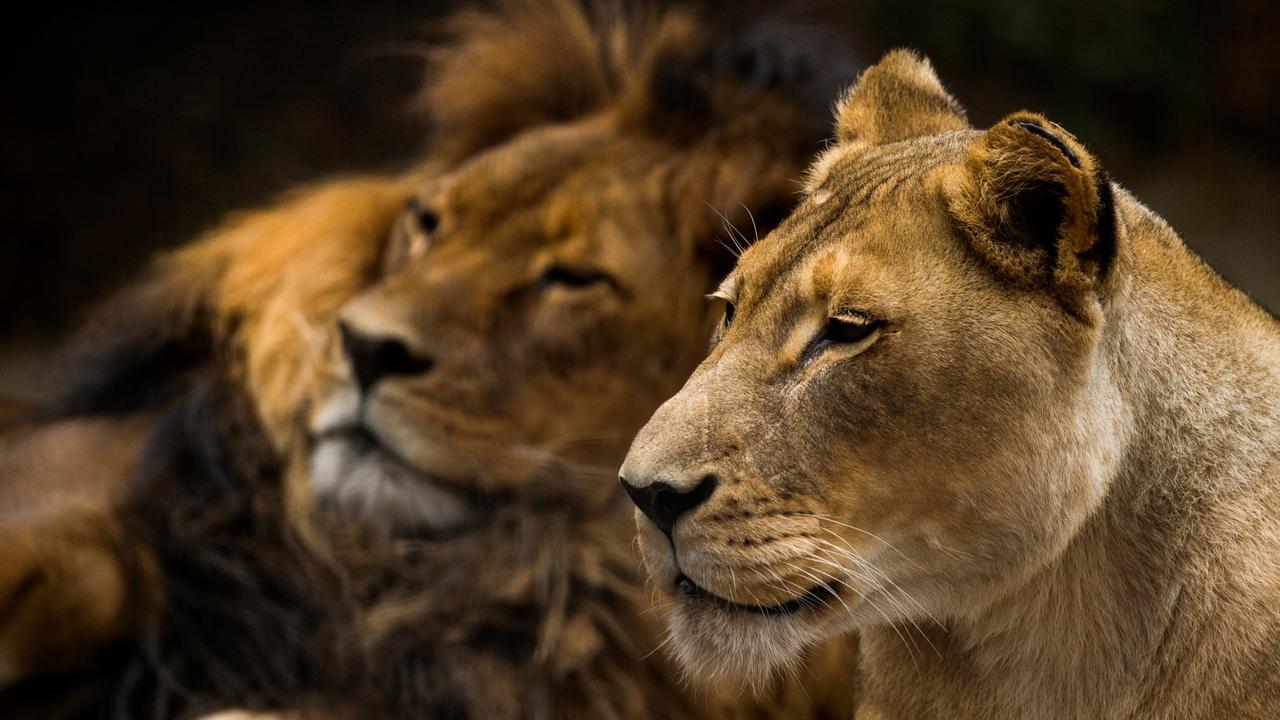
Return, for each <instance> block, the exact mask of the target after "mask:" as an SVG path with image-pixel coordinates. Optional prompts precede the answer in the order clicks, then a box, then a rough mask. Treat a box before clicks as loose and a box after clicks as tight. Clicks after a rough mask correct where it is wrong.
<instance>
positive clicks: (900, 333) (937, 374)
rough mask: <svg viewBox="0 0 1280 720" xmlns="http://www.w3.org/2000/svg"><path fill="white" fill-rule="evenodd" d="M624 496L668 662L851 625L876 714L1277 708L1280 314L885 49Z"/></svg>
mask: <svg viewBox="0 0 1280 720" xmlns="http://www.w3.org/2000/svg"><path fill="white" fill-rule="evenodd" d="M837 114H838V118H837V135H838V137H839V142H838V143H837V144H836V145H835V146H833V147H832V148H831V149H830V150H828V151H827V152H826V153H825V154H824V155H823V156H822V157H821V159H819V160H818V161H817V163H816V164H815V165H814V167H813V169H812V170H811V172H810V177H809V182H808V185H807V188H806V196H805V199H804V200H803V201H802V203H801V204H800V206H799V207H798V209H797V210H796V211H795V213H793V214H792V215H791V217H789V218H788V219H786V220H785V221H783V222H782V223H781V224H780V225H779V227H778V228H777V229H776V230H775V231H774V232H773V233H772V234H771V235H769V236H768V237H766V238H765V239H764V240H762V241H760V242H759V243H757V244H755V245H754V246H753V247H752V248H751V249H749V250H748V251H747V252H746V253H745V254H744V255H743V256H742V258H741V259H740V261H739V262H738V264H737V267H736V268H735V269H734V271H733V272H732V273H731V275H730V276H729V278H728V279H727V280H726V281H725V283H724V284H723V285H722V286H721V288H720V290H719V292H718V294H719V296H720V297H722V298H724V300H725V301H726V303H727V306H726V311H725V314H724V318H723V322H722V329H721V330H720V332H719V336H718V340H717V341H716V342H715V344H714V347H713V349H712V351H711V353H710V355H709V357H708V358H707V359H706V360H705V361H704V362H703V363H702V365H701V366H700V367H699V368H698V369H697V371H696V372H694V374H693V375H692V377H691V378H690V379H689V380H688V382H687V383H686V385H685V386H684V389H683V390H681V391H680V393H679V394H677V395H676V396H675V397H673V398H672V399H671V400H669V401H668V402H667V403H666V404H664V405H663V406H662V408H661V409H659V410H658V412H657V413H656V414H655V415H654V416H653V418H652V419H651V420H650V421H649V424H648V425H647V426H646V427H645V428H644V429H643V430H642V431H641V432H640V433H639V435H637V437H636V439H635V441H634V444H633V446H632V448H631V452H630V454H629V455H628V457H627V459H626V462H625V463H624V465H623V468H622V471H621V475H622V478H623V482H624V484H625V486H626V488H627V490H628V492H629V493H630V494H631V496H632V497H633V498H634V500H635V502H636V504H637V505H638V507H639V512H638V513H637V522H638V525H639V533H640V543H641V547H642V554H643V555H644V558H645V561H646V563H647V565H648V567H649V569H650V571H651V573H652V575H653V578H654V579H655V581H656V582H657V583H658V585H659V586H660V587H662V588H664V589H665V590H667V591H668V593H670V594H671V596H672V597H671V607H670V613H669V616H670V623H671V630H672V634H673V638H674V642H673V645H674V649H675V654H676V655H677V656H679V658H680V660H681V661H682V662H683V663H684V665H685V666H687V667H688V668H690V670H691V671H692V672H695V673H697V674H699V675H702V676H708V677H714V676H717V675H724V674H728V675H733V676H738V677H742V676H745V677H758V676H760V675H761V674H763V673H766V672H769V671H770V670H771V669H773V668H776V667H778V666H785V665H787V664H788V663H791V662H793V661H794V659H795V657H796V656H797V653H799V652H801V650H802V649H803V648H804V647H806V646H808V645H810V644H811V643H814V642H820V641H823V640H825V639H827V638H830V637H831V636H832V635H833V634H835V633H839V632H847V631H849V630H857V631H859V633H860V634H861V660H860V668H861V672H862V674H863V681H862V691H863V696H862V700H861V704H860V707H859V709H858V712H857V717H858V718H859V720H873V719H874V720H890V719H892V720H924V719H928V718H938V719H942V718H947V719H951V718H984V719H992V718H1044V719H1049V718H1080V719H1084V718H1089V719H1092V720H1100V719H1105V718H1116V719H1119V718H1131V719H1133V720H1137V719H1139V718H1141V719H1143V720H1148V719H1154V718H1168V719H1172V718H1181V719H1192V718H1199V719H1205V720H1208V719H1210V718H1259V719H1261V718H1275V717H1280V324H1278V323H1277V321H1276V319H1275V318H1274V317H1272V316H1270V315H1268V314H1267V312H1266V311H1264V310H1263V309H1262V308H1261V307H1259V306H1258V305H1256V304H1254V303H1253V302H1251V301H1250V300H1249V298H1248V297H1246V296H1245V295H1244V294H1243V293H1241V292H1240V291H1239V290H1237V289H1235V288H1233V287H1231V286H1230V285H1229V284H1227V283H1226V282H1225V281H1224V280H1223V279H1222V278H1220V277H1219V276H1218V275H1216V274H1215V273H1214V272H1213V271H1212V270H1211V269H1209V268H1208V267H1207V266H1206V265H1205V264H1204V263H1203V262H1202V261H1201V260H1200V259H1199V258H1197V257H1196V256H1195V255H1194V254H1193V253H1192V252H1191V251H1190V250H1188V249H1187V247H1186V246H1185V245H1184V244H1183V243H1182V242H1181V240H1179V238H1178V236H1177V235H1176V234H1175V233H1174V232H1173V231H1172V230H1171V229H1170V228H1169V227H1168V226H1167V225H1165V223H1164V222H1162V221H1161V220H1160V218H1158V217H1157V216H1156V215H1155V214H1154V213H1152V212H1151V211H1150V210H1148V209H1147V208H1146V207H1144V206H1143V205H1142V204H1140V203H1139V202H1137V201H1136V200H1135V199H1133V197H1131V196H1130V195H1129V194H1128V193H1127V192H1125V191H1124V190H1123V189H1122V188H1121V187H1120V186H1118V185H1116V184H1114V183H1112V182H1111V181H1110V180H1109V179H1108V177H1107V175H1106V174H1105V173H1104V172H1103V170H1102V169H1101V167H1100V166H1099V164H1098V161H1097V160H1096V159H1095V158H1094V156H1092V155H1091V154H1090V153H1089V151H1088V150H1086V149H1085V147H1084V146H1083V145H1082V144H1081V143H1080V142H1079V141H1078V140H1076V139H1075V138H1074V137H1073V136H1072V135H1071V134H1069V133H1068V132H1066V131H1065V130H1063V129H1062V128H1060V127H1058V126H1057V125H1054V124H1053V123H1051V122H1049V121H1048V120H1046V119H1045V118H1043V117H1041V116H1039V115H1036V114H1033V113H1028V112H1019V113H1015V114H1013V115H1010V116H1008V117H1006V118H1005V119H1003V120H1001V121H1000V122H998V123H996V124H995V125H994V126H993V127H991V128H990V129H989V130H985V131H984V130H975V129H972V128H971V127H970V126H969V125H968V123H967V121H966V119H965V115H964V112H963V111H962V110H961V108H960V106H959V105H958V104H957V103H956V101H955V100H953V99H952V98H951V97H950V96H949V95H948V94H947V93H946V92H945V91H944V90H943V87H942V85H941V84H940V82H939V81H938V79H937V77H936V76H935V75H934V72H933V70H932V68H931V67H930V65H929V63H928V62H927V61H926V60H923V59H920V58H918V57H917V56H915V55H913V54H911V53H909V52H905V51H896V52H893V53H891V54H889V55H887V56H886V57H885V59H884V60H882V61H881V62H880V63H879V64H878V65H876V66H874V67H873V68H871V69H869V70H867V71H866V72H865V73H864V74H863V76H862V77H861V78H860V79H859V81H858V83H857V84H856V85H855V86H854V87H853V89H852V90H851V91H850V92H849V93H848V95H847V96H846V97H845V99H844V100H843V101H842V102H841V103H840V104H839V107H838V111H837Z"/></svg>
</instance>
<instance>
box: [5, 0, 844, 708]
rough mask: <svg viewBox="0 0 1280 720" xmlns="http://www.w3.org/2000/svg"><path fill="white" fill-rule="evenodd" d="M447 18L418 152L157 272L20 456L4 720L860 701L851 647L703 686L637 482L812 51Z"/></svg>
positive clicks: (216, 239)
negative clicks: (626, 457) (636, 521)
mask: <svg viewBox="0 0 1280 720" xmlns="http://www.w3.org/2000/svg"><path fill="white" fill-rule="evenodd" d="M452 28H453V35H452V36H451V39H449V40H446V41H444V42H442V43H441V44H439V45H437V46H436V47H435V48H434V49H433V50H432V52H431V61H432V62H431V68H432V72H431V76H430V80H429V82H428V83H427V85H426V87H425V90H424V91H423V94H422V104H423V106H424V107H425V109H426V111H427V113H428V114H429V116H430V119H431V121H432V131H433V132H432V137H431V145H430V151H429V153H428V156H427V159H426V162H424V163H423V164H422V165H420V166H419V167H417V168H415V169H414V170H412V171H410V172H407V173H404V174H403V175H398V176H388V177H368V178H349V179H345V180H339V181H336V182H330V183H325V184H320V185H316V186H314V187H311V188H308V189H304V190H302V191H300V192H297V193H295V194H293V195H292V196H290V197H288V198H286V199H284V200H283V201H281V202H279V203H277V204H276V205H274V206H271V207H268V208H266V209H264V210H260V211H257V212H252V213H248V214H244V215H241V216H238V217H236V218H233V219H232V220H231V221H230V222H229V223H227V224H226V225H225V226H223V227H221V228H219V229H216V230H215V231H213V232H212V233H211V234H209V235H208V236H206V237H204V238H203V239H201V240H199V241H197V242H196V243H194V244H193V245H191V246H189V247H187V248H185V249H181V250H179V251H177V252H175V253H172V254H170V255H168V256H166V257H164V258H162V259H161V260H160V261H159V262H158V263H157V264H156V265H155V267H154V268H153V269H152V270H151V272H150V273H148V274H147V275H146V276H145V277H144V278H143V279H142V280H140V281H138V282H137V283H135V284H134V285H133V286H132V287H129V288H127V289H126V290H125V291H124V292H123V293H122V294H121V295H120V296H119V297H117V298H116V299H114V300H112V301H110V302H108V303H107V304H106V305H105V306H103V307H102V308H101V309H100V310H99V311H98V312H97V314H96V319H95V320H94V321H93V322H91V323H90V324H89V326H88V329H87V330H86V332H85V333H84V335H83V337H82V338H81V340H80V341H79V345H78V347H79V348H80V350H79V352H78V354H77V355H75V359H74V361H73V365H74V366H75V367H76V368H77V369H78V370H79V372H80V374H81V378H80V380H79V381H78V382H77V383H76V384H75V387H74V388H73V389H72V390H71V391H70V392H69V393H68V394H67V397H66V399H65V400H64V401H63V402H61V403H60V404H58V405H57V407H55V408H53V409H52V410H51V411H50V412H49V413H47V414H46V416H45V417H43V418H40V419H38V420H35V421H31V422H27V423H25V424H23V425H21V426H20V427H17V428H14V429H12V430H10V431H9V432H8V433H7V434H6V435H5V437H4V439H3V443H4V444H5V448H4V452H5V455H4V459H5V461H6V462H7V463H8V465H7V468H8V470H9V471H10V472H8V473H7V474H6V476H5V477H4V481H3V489H4V490H5V491H6V493H8V495H7V496H8V497H13V498H17V500H16V502H17V507H18V508H19V510H20V511H17V512H10V513H7V514H5V515H4V516H0V518H2V520H3V522H0V536H3V537H4V538H6V539H9V540H13V541H14V542H12V543H9V544H8V545H6V548H7V549H8V548H19V549H18V550H17V551H14V552H11V553H9V554H8V555H7V556H6V558H5V560H4V564H3V565H2V566H0V601H2V604H0V607H3V608H4V615H3V616H0V691H3V692H0V714H5V715H6V716H12V715H30V716H52V715H53V713H54V708H57V710H58V712H60V713H62V716H73V715H74V716H82V715H90V716H97V715H110V714H112V713H114V714H117V715H123V716H128V717H142V716H146V717H174V716H183V717H189V716H194V715H198V714H200V713H204V712H211V711H215V710H218V709H221V708H231V707H242V708H248V709H253V710H265V711H273V710H293V711H299V712H302V713H304V714H306V715H308V716H312V715H318V716H321V717H432V718H635V719H637V720H638V719H640V718H685V717H700V716H702V717H713V716H729V717H754V716H770V715H772V716H778V717H819V716H826V717H835V716H840V715H847V714H848V712H851V698H852V692H853V691H852V688H851V679H850V678H849V676H848V674H847V673H844V672H843V668H844V666H846V665H847V663H848V662H851V661H852V659H851V658H849V659H844V660H839V662H834V661H832V662H828V661H826V660H824V659H823V657H822V656H818V655H815V659H814V662H815V666H816V668H817V669H818V670H819V671H820V670H821V669H822V668H827V667H831V668H835V669H837V670H838V671H839V672H838V673H837V674H835V675H832V676H830V677H829V678H826V677H824V678H823V679H822V680H819V681H813V682H807V683H805V684H804V685H803V686H802V685H800V684H796V683H792V684H789V685H783V686H780V687H778V688H777V689H776V691H774V692H772V693H770V694H767V695H765V696H764V697H763V698H761V699H759V700H757V699H755V698H737V697H734V696H729V695H717V694H706V693H700V692H699V693H694V692H688V691H685V690H682V689H681V688H680V687H679V685H678V684H677V683H676V681H675V672H674V670H673V669H672V668H671V667H669V664H668V663H666V662H664V656H663V655H662V653H661V652H658V651H656V647H657V645H658V628H657V627H656V625H657V622H656V618H655V616H654V615H652V614H646V613H645V611H646V610H647V609H648V607H649V606H650V604H651V602H650V599H649V598H648V597H647V596H646V593H645V592H644V589H643V584H642V579H641V577H640V573H639V568H638V566H637V563H636V561H635V558H634V554H633V552H632V551H631V548H630V533H629V532H628V531H627V530H626V529H625V528H626V524H625V523H624V522H623V521H624V519H625V517H626V514H627V513H628V512H629V506H628V505H627V503H626V498H625V497H624V496H623V494H622V493H621V492H620V491H619V489H618V488H617V486H616V485H615V484H614V483H613V480H612V477H613V474H614V471H613V468H615V467H616V464H617V463H618V462H619V461H620V460H621V457H622V455H623V454H624V451H625V448H626V446H627V443H628V442H629V440H630V437H631V435H632V434H633V433H634V432H635V430H636V429H637V428H638V427H639V426H640V425H641V424H642V423H643V421H644V419H645V418H646V417H647V416H648V415H649V414H650V413H651V412H652V411H653V409H654V408H655V407H656V406H657V405H658V404H659V403H660V402H661V400H662V399H664V398H665V397H667V396H669V395H670V394H671V393H672V392H674V391H675V390H676V389H677V387H678V385H679V383H680V381H681V380H682V379H683V377H685V376H686V375H687V374H688V372H689V371H690V370H691V369H692V368H693V366H694V365H696V363H697V362H698V359H699V358H700V356H701V355H702V354H703V352H704V351H705V339H706V337H708V336H709V334H710V332H711V329H712V327H713V326H714V323H715V317H714V316H713V315H712V313H711V311H710V310H709V309H708V307H707V304H706V302H705V299H704V294H705V293H706V292H707V291H708V290H709V289H711V287H712V286H713V285H714V282H715V281H716V280H717V279H718V278H719V277H720V276H721V275H722V274H723V272H724V271H725V270H726V269H727V267H728V266H729V265H730V264H731V262H732V253H730V252H728V251H727V250H726V249H725V248H722V247H721V246H720V244H719V243H718V242H717V240H716V238H717V236H718V233H719V232H720V229H721V224H722V222H730V223H734V224H736V225H738V226H742V227H751V226H752V225H753V224H754V225H756V226H758V227H760V228H762V229H768V228H769V227H771V225H772V224H773V223H775V222H776V221H777V219H778V218H780V217H781V216H782V214H784V212H785V211H786V210H787V209H788V208H789V207H790V206H791V205H792V204H793V203H794V197H795V187H796V186H795V185H794V184H793V181H792V180H791V179H792V178H793V177H797V176H799V175H800V173H801V171H802V169H803V167H804V166H805V164H806V163H807V162H808V161H809V160H810V159H811V157H812V156H813V154H814V153H816V151H817V150H818V148H819V147H820V146H821V142H822V139H823V136H824V135H825V132H826V131H825V128H823V127H822V124H821V123H815V122H814V121H813V118H814V117H816V116H817V108H818V107H821V106H822V105H825V103H826V102H827V98H828V92H830V93H834V91H835V89H836V87H837V85H836V84H835V77H834V76H833V75H832V74H831V73H829V72H826V71H824V72H818V70H819V69H820V68H823V67H827V68H830V67H833V66H832V65H831V60H832V58H823V57H819V55H821V54H822V53H823V52H825V51H824V50H823V49H822V47H821V43H819V44H818V45H815V44H813V43H812V42H811V41H812V40H813V39H814V38H815V37H817V38H818V39H819V40H820V39H821V38H820V36H816V35H813V34H812V33H811V34H808V35H803V34H797V35H792V34H790V33H789V32H776V31H775V32H767V31H765V30H762V29H757V30H756V31H749V30H746V29H742V31H741V32H733V31H732V28H720V30H721V31H722V32H720V33H717V34H715V35H713V33H712V30H713V29H712V28H710V27H709V26H707V25H706V24H705V23H702V22H701V21H699V20H697V19H696V18H695V17H694V16H693V15H692V14H690V13H687V12H683V11H678V10H672V11H665V12H640V11H635V12H626V11H623V10H622V9H619V8H617V7H613V6H609V5H605V4H600V5H592V6H590V8H589V9H588V8H584V7H583V6H581V5H579V4H577V3H573V2H559V1H558V2H551V3H535V2H508V3H504V4H502V5H500V6H499V7H498V8H497V9H495V10H491V11H478V12H466V13H464V14H462V15H461V16H459V17H458V18H456V19H455V20H454V22H453V24H452ZM801 43H803V44H804V47H805V51H804V52H798V51H797V50H796V47H797V46H798V45H800V44H801ZM836 49H837V48H835V47H834V46H833V47H832V50H833V51H834V50H836ZM815 53H816V54H815ZM806 54H808V55H809V56H808V57H806ZM721 213H723V215H724V218H723V220H722V217H721ZM743 239H744V240H745V238H743ZM54 445H56V447H57V448H58V450H57V451H56V452H54V451H51V450H49V448H50V447H53V446H54ZM103 449H111V450H112V452H111V453H110V454H109V455H102V454H101V453H102V451H103ZM55 454H56V455H57V456H58V457H57V458H53V457H51V456H52V455H55ZM50 483H58V486H56V487H55V486H54V485H51V484H50ZM62 485H66V486H67V487H65V488H64V487H62ZM6 510H9V508H6ZM15 543H17V544H15ZM847 647H850V646H849V645H846V644H844V643H835V644H833V645H832V646H831V648H830V653H831V654H832V656H833V657H834V658H837V659H838V658H839V657H840V656H841V655H842V654H843V653H844V652H845V650H846V648H847ZM828 679H829V680H830V683H829V684H828V683H827V680H828ZM104 708H106V709H105V710H104Z"/></svg>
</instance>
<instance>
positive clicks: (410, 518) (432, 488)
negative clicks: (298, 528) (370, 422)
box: [311, 431, 475, 537]
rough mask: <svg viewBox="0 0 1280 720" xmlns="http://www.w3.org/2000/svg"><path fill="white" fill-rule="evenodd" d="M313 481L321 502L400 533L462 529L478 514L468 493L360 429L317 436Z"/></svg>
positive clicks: (419, 533)
mask: <svg viewBox="0 0 1280 720" xmlns="http://www.w3.org/2000/svg"><path fill="white" fill-rule="evenodd" d="M311 486H312V490H313V492H314V493H315V496H316V500H317V501H318V503H319V505H320V506H321V507H324V508H328V509H332V510H334V511H337V512H339V513H341V514H342V515H345V516H346V517H349V518H351V519H354V520H357V521H360V522H363V523H366V524H368V525H370V526H372V527H374V528H378V529H380V530H383V531H385V532H387V533H388V534H389V535H391V536H394V537H402V536H420V535H435V534H442V533H451V532H456V531H458V530H460V529H462V528H464V527H466V526H467V525H469V524H471V523H472V522H473V520H474V516H475V511H474V509H473V508H472V507H471V504H470V503H469V502H468V501H467V499H466V498H465V497H464V496H462V495H461V494H459V493H457V492H454V491H452V490H450V489H448V488H445V487H442V486H441V485H440V484H438V483H436V482H434V481H433V479H432V478H431V477H430V476H429V475H427V474H426V473H423V472H421V471H418V470H417V469H415V468H412V467H410V466H409V465H407V464H406V463H405V462H404V461H403V460H401V459H400V458H398V457H396V456H395V455H394V454H392V453H390V452H388V451H387V450H386V449H385V448H383V447H382V446H381V445H379V444H378V443H377V442H376V441H375V440H373V439H371V438H370V437H368V436H367V435H365V434H362V433H360V432H357V431H353V432H343V433H331V434H327V435H324V436H322V437H320V438H318V439H317V441H316V445H315V450H314V451H313V452H312V455H311Z"/></svg>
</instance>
